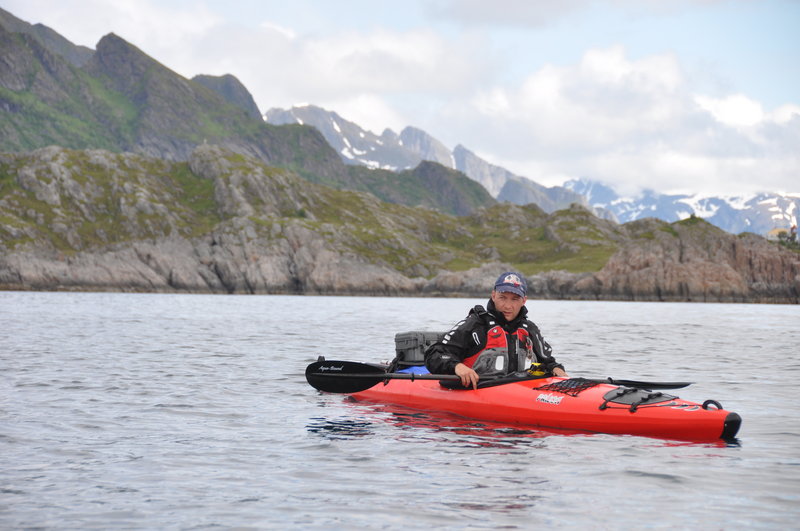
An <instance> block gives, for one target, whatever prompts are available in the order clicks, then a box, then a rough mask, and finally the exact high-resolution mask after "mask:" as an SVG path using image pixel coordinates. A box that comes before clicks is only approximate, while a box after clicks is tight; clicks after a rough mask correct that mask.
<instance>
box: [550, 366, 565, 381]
mask: <svg viewBox="0 0 800 531" xmlns="http://www.w3.org/2000/svg"><path fill="white" fill-rule="evenodd" d="M553 376H563V377H564V378H567V377H568V376H567V371H565V370H564V369H562V368H561V367H556V368H555V369H553Z"/></svg>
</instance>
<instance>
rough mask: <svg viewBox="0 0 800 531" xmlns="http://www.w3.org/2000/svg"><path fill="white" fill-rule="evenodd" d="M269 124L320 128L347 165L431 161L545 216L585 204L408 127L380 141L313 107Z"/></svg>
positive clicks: (275, 116) (272, 117)
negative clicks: (537, 209) (575, 205)
mask: <svg viewBox="0 0 800 531" xmlns="http://www.w3.org/2000/svg"><path fill="white" fill-rule="evenodd" d="M265 119H266V121H267V122H269V123H271V124H274V125H284V124H292V123H299V124H305V125H309V126H312V127H316V128H317V129H318V130H319V132H320V133H322V136H324V137H325V139H326V140H327V141H328V143H329V144H330V145H331V146H332V147H333V148H334V149H335V150H336V151H337V152H338V153H339V155H340V156H341V158H342V159H343V160H344V161H345V162H347V163H349V164H360V165H363V166H368V167H370V168H383V169H388V170H392V171H400V170H404V169H409V168H414V167H416V166H417V165H418V164H419V163H420V162H422V161H423V160H427V161H432V162H437V163H439V164H441V165H442V166H445V167H447V168H453V169H456V170H458V171H460V172H462V173H464V174H465V175H466V176H467V177H469V178H470V179H472V180H473V181H477V182H478V183H480V184H481V185H482V186H483V187H484V188H486V190H487V191H488V192H489V193H490V194H491V195H492V197H494V198H496V199H498V200H500V201H509V202H511V203H514V204H518V205H526V204H528V203H536V204H538V205H539V206H540V207H541V208H542V209H543V210H544V211H545V212H553V211H554V210H559V209H562V208H566V207H568V206H569V205H570V204H571V203H575V202H577V203H580V204H584V205H587V203H586V201H585V200H584V199H583V197H582V196H581V195H580V194H576V193H574V192H573V191H571V190H567V189H565V188H563V187H560V186H556V187H552V188H546V187H544V186H542V185H540V184H537V183H535V182H534V181H532V180H530V179H527V178H525V177H520V176H518V175H514V174H513V173H511V172H509V171H508V170H506V169H504V168H501V167H499V166H495V165H493V164H490V163H488V162H486V161H485V160H483V159H481V158H480V157H478V156H477V155H475V154H474V153H472V152H471V151H469V150H468V149H466V148H465V147H463V146H460V145H459V146H457V147H456V148H455V149H454V150H453V151H452V152H451V151H450V150H449V149H448V148H447V147H446V146H445V145H444V144H442V143H441V142H440V141H439V140H437V139H435V138H433V137H432V136H431V135H429V134H428V133H426V132H425V131H423V130H421V129H418V128H416V127H406V128H405V129H403V131H402V132H401V133H400V135H397V134H396V133H394V132H393V131H392V130H391V129H386V130H385V131H384V132H383V133H382V134H381V136H377V135H375V134H374V133H371V132H369V131H366V130H364V129H362V128H361V127H359V126H358V125H356V124H354V123H352V122H349V121H347V120H345V119H343V118H342V117H341V116H339V115H338V114H336V113H335V112H333V111H328V110H325V109H322V108H320V107H315V106H313V105H301V106H295V107H292V108H291V109H289V110H283V109H270V110H269V111H268V112H267V113H266V114H265ZM587 206H588V205H587Z"/></svg>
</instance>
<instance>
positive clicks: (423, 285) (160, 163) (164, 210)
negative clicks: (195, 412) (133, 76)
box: [0, 145, 800, 303]
mask: <svg viewBox="0 0 800 531" xmlns="http://www.w3.org/2000/svg"><path fill="white" fill-rule="evenodd" d="M434 166H435V167H436V168H441V167H440V166H438V165H434ZM448 171H450V170H448ZM505 269H517V270H520V271H522V272H523V273H524V274H526V275H527V276H528V278H529V281H530V285H531V296H532V297H539V298H574V299H615V300H690V301H759V302H762V301H764V302H790V303H797V302H798V293H799V292H800V255H798V254H797V253H793V252H790V251H788V250H785V249H783V248H781V247H780V246H778V245H777V244H774V243H771V242H767V241H766V240H764V239H763V238H761V237H758V236H754V235H742V236H732V235H729V234H727V233H724V232H723V231H721V230H719V229H716V228H715V227H713V226H711V225H709V224H708V223H705V222H703V221H702V220H699V219H690V220H686V221H684V222H678V223H673V224H667V223H663V222H659V221H656V220H644V221H639V222H633V223H630V224H625V225H617V224H615V223H613V222H611V221H608V220H602V219H599V218H597V217H595V216H593V215H592V214H591V213H590V212H589V211H587V210H586V209H584V208H582V207H580V206H577V205H575V206H573V207H572V208H570V209H567V210H561V211H557V212H554V213H552V214H547V213H545V212H544V211H543V210H542V209H540V208H538V207H536V206H534V205H528V206H525V207H519V206H515V205H510V204H497V205H493V206H491V207H489V208H481V209H479V210H478V211H476V212H475V213H473V214H471V215H469V216H461V217H459V216H453V215H447V214H442V213H440V212H437V211H435V210H431V209H426V208H411V207H406V206H402V205H397V204H392V203H386V202H382V201H380V200H378V199H377V198H376V197H375V196H373V195H371V194H366V193H360V192H348V191H341V190H335V189H332V188H329V187H326V186H321V185H316V184H313V183H309V182H308V181H306V180H304V179H302V178H300V177H299V176H297V175H296V174H294V173H293V172H291V171H289V170H286V169H281V168H276V167H271V166H267V165H265V164H263V163H262V162H261V161H259V160H257V159H254V158H249V157H246V156H243V155H241V154H237V153H234V152H232V151H229V150H226V149H224V148H222V147H219V146H212V145H203V146H200V147H198V148H197V149H196V150H195V151H194V152H193V153H192V155H191V156H190V158H189V161H187V162H179V161H168V160H162V159H155V158H152V157H147V156H144V155H138V154H132V153H121V154H120V153H112V152H109V151H103V150H86V151H74V150H67V149H63V148H58V147H50V148H43V149H40V150H37V151H35V152H32V153H27V154H6V155H2V156H0V289H23V290H24V289H42V290H45V289H46V290H59V289H64V290H131V291H185V292H210V293H304V294H370V295H378V294H380V295H470V296H485V295H486V294H487V289H488V287H489V286H490V285H491V282H492V281H493V279H494V278H495V277H496V275H497V274H498V273H499V272H500V271H501V270H505Z"/></svg>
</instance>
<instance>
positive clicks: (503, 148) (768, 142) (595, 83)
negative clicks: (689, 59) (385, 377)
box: [446, 46, 800, 193]
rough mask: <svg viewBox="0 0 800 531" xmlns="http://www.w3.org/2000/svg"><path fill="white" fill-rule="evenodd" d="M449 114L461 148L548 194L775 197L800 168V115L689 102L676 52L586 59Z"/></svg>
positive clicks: (790, 108) (730, 101) (459, 105)
mask: <svg viewBox="0 0 800 531" xmlns="http://www.w3.org/2000/svg"><path fill="white" fill-rule="evenodd" d="M465 107H466V109H465ZM446 114H447V118H448V119H450V120H452V121H453V122H454V123H455V124H456V128H457V130H458V131H459V132H463V133H464V134H463V137H464V138H463V139H462V140H460V142H462V143H463V144H465V145H466V146H467V147H470V146H472V145H480V146H481V148H480V151H482V152H483V153H487V154H488V155H487V156H488V157H489V159H490V160H491V161H492V162H494V163H496V164H500V165H502V166H505V167H507V168H508V169H510V170H512V171H514V172H515V173H518V174H521V175H524V176H526V177H529V178H532V179H534V180H536V181H538V182H541V183H542V184H547V185H556V184H561V183H562V182H563V181H564V180H565V178H578V177H589V178H593V179H597V180H601V181H604V182H606V183H609V184H611V185H613V186H615V187H618V188H620V190H622V191H624V192H625V193H635V192H636V191H637V190H640V189H641V188H645V187H650V188H655V189H657V190H659V191H664V192H670V191H672V192H678V191H687V192H688V191H691V192H700V191H703V192H716V193H720V192H721V191H730V190H731V189H737V190H746V191H756V190H764V189H766V190H770V189H778V188H780V187H781V186H780V183H781V182H783V183H786V182H787V179H789V180H791V179H792V177H791V176H792V175H793V174H794V176H795V177H794V178H795V179H796V175H797V172H798V169H800V166H799V165H798V156H797V155H796V154H795V153H796V151H797V146H798V145H800V143H798V139H800V138H799V137H800V108H798V106H796V105H786V106H782V107H780V108H779V109H776V110H775V111H773V112H767V111H765V110H764V109H763V107H762V105H761V104H760V103H758V102H757V101H755V100H752V99H750V98H747V97H745V96H742V95H731V96H728V97H725V98H711V97H708V96H703V95H698V94H693V93H692V90H691V86H689V81H688V79H687V77H686V76H685V75H684V74H683V72H682V69H681V66H680V63H679V61H678V59H677V57H675V56H673V55H672V54H657V55H652V56H648V57H644V58H641V59H637V60H633V59H630V58H628V57H627V54H626V52H625V49H624V48H622V47H619V46H614V47H611V48H606V49H596V50H589V51H587V52H586V53H585V54H584V56H583V58H582V59H581V61H580V62H578V63H577V64H575V65H569V66H554V65H546V66H544V67H543V68H541V69H539V70H538V71H536V72H534V73H532V74H531V75H529V76H528V77H527V78H526V79H525V80H524V81H523V82H521V83H520V84H519V85H518V86H516V87H514V86H508V85H505V86H501V85H495V86H492V87H490V88H488V89H486V90H484V91H483V92H480V93H478V94H477V95H475V96H474V97H472V98H470V99H468V100H467V101H457V102H453V104H452V105H451V106H450V108H449V109H448V110H447V111H446ZM476 132H478V133H477V134H476ZM784 188H785V186H784Z"/></svg>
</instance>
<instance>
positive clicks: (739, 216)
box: [564, 179, 800, 235]
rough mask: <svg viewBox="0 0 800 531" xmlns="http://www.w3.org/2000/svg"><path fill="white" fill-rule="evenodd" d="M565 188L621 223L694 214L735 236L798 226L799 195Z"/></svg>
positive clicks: (571, 184)
mask: <svg viewBox="0 0 800 531" xmlns="http://www.w3.org/2000/svg"><path fill="white" fill-rule="evenodd" d="M564 186H565V187H566V188H569V189H570V190H573V191H575V192H577V193H580V194H583V195H584V196H586V198H587V200H588V201H589V203H590V204H591V205H592V206H594V207H604V208H606V209H607V210H609V211H611V212H612V213H613V214H614V215H615V216H616V218H617V219H618V220H619V221H620V222H621V223H626V222H628V221H634V220H636V219H641V218H646V217H652V218H658V219H662V220H664V221H668V222H673V221H679V220H682V219H686V218H688V217H690V216H692V215H694V216H697V217H700V218H703V219H705V220H706V221H708V222H709V223H712V224H714V225H716V226H717V227H719V228H721V229H723V230H725V231H727V232H730V233H733V234H739V233H742V232H753V233H756V234H761V235H766V234H768V233H769V232H770V231H772V230H773V229H777V228H785V229H788V228H790V227H791V226H792V225H796V224H797V219H798V217H800V216H798V214H800V194H779V193H762V194H756V195H752V196H747V197H743V196H708V195H700V194H694V195H681V194H677V195H668V194H659V193H657V192H654V191H652V190H645V191H644V192H642V194H641V195H639V196H637V197H634V198H628V197H620V196H619V195H617V194H616V192H615V191H614V190H613V189H611V188H610V187H608V186H606V185H604V184H601V183H597V182H593V181H590V180H587V179H579V180H573V181H568V182H566V183H565V184H564Z"/></svg>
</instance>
